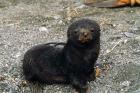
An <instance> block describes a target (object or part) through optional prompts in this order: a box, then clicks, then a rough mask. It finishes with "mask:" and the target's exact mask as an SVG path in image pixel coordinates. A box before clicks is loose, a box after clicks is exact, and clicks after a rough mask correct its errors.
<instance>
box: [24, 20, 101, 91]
mask: <svg viewBox="0 0 140 93" xmlns="http://www.w3.org/2000/svg"><path fill="white" fill-rule="evenodd" d="M67 35H68V40H67V42H66V44H59V43H53V44H51V43H49V44H42V45H38V46H35V47H33V48H31V49H30V50H28V51H27V52H26V54H25V56H24V60H23V71H24V76H25V78H26V80H28V81H30V82H39V83H41V84H71V85H72V86H73V87H74V88H75V89H76V90H77V91H78V93H87V89H88V87H87V82H88V81H90V80H91V74H92V80H94V79H95V71H94V65H95V62H96V60H97V58H98V55H99V49H100V27H99V25H98V24H97V23H96V22H95V21H92V20H89V19H82V20H78V21H76V22H74V23H72V24H71V25H70V26H69V28H68V32H67ZM58 46H62V47H61V48H60V47H58Z"/></svg>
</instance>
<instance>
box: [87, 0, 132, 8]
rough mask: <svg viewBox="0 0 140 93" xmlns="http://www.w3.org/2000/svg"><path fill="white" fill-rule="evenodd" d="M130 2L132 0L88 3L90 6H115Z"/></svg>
mask: <svg viewBox="0 0 140 93" xmlns="http://www.w3.org/2000/svg"><path fill="white" fill-rule="evenodd" d="M128 4H130V0H108V1H103V2H97V3H88V4H86V5H88V6H94V7H102V8H104V7H105V8H106V7H107V8H115V7H122V6H126V5H128Z"/></svg>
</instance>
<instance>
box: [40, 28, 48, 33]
mask: <svg viewBox="0 0 140 93" xmlns="http://www.w3.org/2000/svg"><path fill="white" fill-rule="evenodd" d="M39 31H43V32H47V33H48V32H49V30H48V29H47V28H46V27H40V28H39Z"/></svg>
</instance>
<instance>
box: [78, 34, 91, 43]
mask: <svg viewBox="0 0 140 93" xmlns="http://www.w3.org/2000/svg"><path fill="white" fill-rule="evenodd" d="M91 40H92V35H91V34H90V33H82V34H80V35H79V38H78V41H79V42H80V43H83V44H84V43H88V42H90V41H91Z"/></svg>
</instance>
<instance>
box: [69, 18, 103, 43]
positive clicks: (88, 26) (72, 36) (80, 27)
mask: <svg viewBox="0 0 140 93" xmlns="http://www.w3.org/2000/svg"><path fill="white" fill-rule="evenodd" d="M67 35H68V40H70V41H71V42H73V43H75V44H88V43H91V42H93V41H95V40H97V39H99V37H100V26H99V25H98V24H97V23H96V22H95V21H93V20H89V19H81V20H78V21H76V22H74V23H72V24H71V25H70V26H69V28H68V32H67Z"/></svg>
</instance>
